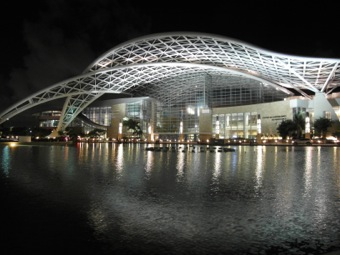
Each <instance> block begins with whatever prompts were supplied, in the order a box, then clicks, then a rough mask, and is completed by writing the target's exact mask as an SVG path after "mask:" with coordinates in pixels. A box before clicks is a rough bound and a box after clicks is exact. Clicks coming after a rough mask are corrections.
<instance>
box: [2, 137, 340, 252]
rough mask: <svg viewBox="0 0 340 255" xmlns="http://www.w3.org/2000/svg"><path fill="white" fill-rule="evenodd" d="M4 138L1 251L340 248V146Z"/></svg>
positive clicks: (273, 250) (290, 249) (206, 250)
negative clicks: (173, 145) (164, 147)
mask: <svg viewBox="0 0 340 255" xmlns="http://www.w3.org/2000/svg"><path fill="white" fill-rule="evenodd" d="M146 146H147V145H144V144H111V143H93V144H86V143H84V144H78V145H76V146H70V145H67V146H58V145H41V146H40V145H39V146H37V145H31V146H27V145H17V146H15V147H11V146H10V145H8V144H2V145H1V144H0V167H1V175H0V176H1V178H0V199H1V200H0V202H1V212H2V213H1V215H2V216H1V230H0V233H1V250H2V251H5V253H3V252H1V253H2V254H24V253H25V254H26V253H30V254H197V255H205V254H290V255H291V254H293V255H294V254H323V253H325V252H329V251H333V250H337V249H340V231H339V230H340V217H339V215H340V164H339V163H340V162H339V161H340V157H339V156H340V147H311V146H308V147H289V146H287V147H285V146H235V147H233V148H235V149H236V151H235V152H218V151H216V152H209V151H207V152H197V150H196V152H192V151H191V150H192V148H190V149H189V150H187V151H185V152H182V148H181V149H179V150H177V151H176V152H172V151H167V152H164V151H158V152H156V151H146V150H145V147H146Z"/></svg>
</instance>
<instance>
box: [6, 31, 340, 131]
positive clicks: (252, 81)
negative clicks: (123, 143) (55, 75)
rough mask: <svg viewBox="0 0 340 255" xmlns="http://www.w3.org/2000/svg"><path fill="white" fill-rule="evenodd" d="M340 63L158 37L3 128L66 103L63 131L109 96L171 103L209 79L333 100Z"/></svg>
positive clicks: (108, 58) (129, 46)
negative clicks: (50, 104) (38, 110)
mask: <svg viewBox="0 0 340 255" xmlns="http://www.w3.org/2000/svg"><path fill="white" fill-rule="evenodd" d="M339 62H340V60H338V59H323V58H307V57H298V56H290V55H285V54H279V53H275V52H270V51H267V50H264V49H260V48H258V47H255V46H252V45H250V44H247V43H244V42H241V41H237V40H234V39H230V38H226V37H222V36H218V35H211V34H200V33H183V32H178V33H163V34H153V35H150V36H145V37H140V38H137V39H134V40H131V41H128V42H125V43H123V44H120V45H118V46H117V47H115V48H113V49H111V50H109V51H108V52H106V53H105V54H103V55H102V56H100V57H99V58H98V59H96V60H95V61H94V62H93V63H92V64H91V65H90V66H89V67H88V68H87V69H86V70H85V71H84V72H83V73H82V74H81V75H79V76H76V77H72V78H70V79H68V80H65V81H62V82H60V83H57V84H55V85H52V86H50V87H48V88H46V89H44V90H41V91H39V92H37V93H35V94H33V95H31V96H29V97H27V98H25V99H24V100H22V101H21V102H19V103H17V104H15V105H13V106H12V107H10V108H8V109H7V110H5V111H4V112H3V113H1V114H0V123H3V122H4V121H6V120H7V119H9V118H11V117H13V116H15V115H16V114H18V113H20V112H22V111H25V110H27V109H29V108H31V107H33V106H36V105H38V104H42V103H46V102H48V101H51V100H55V99H60V98H65V99H66V101H65V104H64V108H63V112H62V117H61V121H60V123H59V125H60V126H59V127H58V128H59V129H64V128H65V127H66V126H67V125H69V124H70V122H71V121H72V120H73V119H74V118H75V117H76V116H77V115H78V114H79V113H80V112H81V111H82V110H83V109H84V108H85V107H87V106H88V105H89V104H90V103H92V102H93V101H94V100H96V99H98V98H99V97H100V96H102V95H103V94H105V93H129V94H131V95H132V96H135V95H138V96H141V95H143V96H145V95H148V96H150V97H155V98H157V99H158V100H160V101H161V102H169V101H171V100H175V99H176V95H178V94H179V93H182V91H184V90H187V89H193V84H195V86H198V87H202V86H204V84H205V81H206V77H207V76H208V77H210V79H211V82H212V83H213V84H214V85H215V86H217V87H220V88H222V87H228V86H229V87H230V86H234V87H235V86H237V87H242V86H243V87H256V86H263V87H264V88H266V89H268V90H273V88H275V89H276V90H279V91H280V92H282V93H285V94H287V95H292V94H293V91H295V92H296V93H298V94H301V95H303V96H305V97H309V96H308V94H309V93H306V92H308V91H310V92H312V93H315V92H323V93H326V94H329V93H332V91H333V90H335V89H336V88H337V87H338V86H339V79H340V69H339V67H338V64H339ZM162 91H163V92H162ZM164 91H166V93H164Z"/></svg>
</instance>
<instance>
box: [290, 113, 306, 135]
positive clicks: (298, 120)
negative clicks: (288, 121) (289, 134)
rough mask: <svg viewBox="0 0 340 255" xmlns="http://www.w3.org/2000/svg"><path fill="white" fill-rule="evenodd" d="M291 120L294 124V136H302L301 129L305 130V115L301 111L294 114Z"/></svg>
mask: <svg viewBox="0 0 340 255" xmlns="http://www.w3.org/2000/svg"><path fill="white" fill-rule="evenodd" d="M293 122H294V125H295V131H296V137H297V138H300V137H301V136H302V132H303V130H305V117H304V115H303V114H302V113H301V112H298V113H296V114H294V117H293Z"/></svg>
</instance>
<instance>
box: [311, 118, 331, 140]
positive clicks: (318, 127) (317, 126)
mask: <svg viewBox="0 0 340 255" xmlns="http://www.w3.org/2000/svg"><path fill="white" fill-rule="evenodd" d="M331 126H332V121H331V120H330V119H327V118H325V117H321V118H318V119H317V120H315V121H314V130H315V134H316V135H319V136H322V137H323V136H324V135H326V133H327V130H328V128H329V127H331Z"/></svg>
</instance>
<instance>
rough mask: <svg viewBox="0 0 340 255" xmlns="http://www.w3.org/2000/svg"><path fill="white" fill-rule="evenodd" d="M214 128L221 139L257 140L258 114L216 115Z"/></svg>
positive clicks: (214, 116)
mask: <svg viewBox="0 0 340 255" xmlns="http://www.w3.org/2000/svg"><path fill="white" fill-rule="evenodd" d="M212 127H213V130H212V131H213V134H214V135H215V136H216V135H218V137H219V138H220V139H231V138H256V134H257V112H244V113H228V114H214V115H213V116H212Z"/></svg>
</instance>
